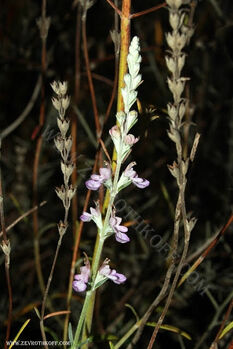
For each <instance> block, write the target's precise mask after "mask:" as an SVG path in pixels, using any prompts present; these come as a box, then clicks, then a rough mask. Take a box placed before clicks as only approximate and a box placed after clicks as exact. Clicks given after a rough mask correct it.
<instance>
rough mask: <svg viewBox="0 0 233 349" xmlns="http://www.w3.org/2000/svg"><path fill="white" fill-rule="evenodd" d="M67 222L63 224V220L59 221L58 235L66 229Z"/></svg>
mask: <svg viewBox="0 0 233 349" xmlns="http://www.w3.org/2000/svg"><path fill="white" fill-rule="evenodd" d="M67 227H68V224H65V223H64V222H62V221H60V222H59V224H58V231H59V235H60V236H63V235H64V234H65V232H66V230H67Z"/></svg>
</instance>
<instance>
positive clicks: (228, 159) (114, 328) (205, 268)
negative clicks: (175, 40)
mask: <svg viewBox="0 0 233 349" xmlns="http://www.w3.org/2000/svg"><path fill="white" fill-rule="evenodd" d="M156 4H159V1H154V0H147V1H143V2H142V1H140V0H134V1H133V12H138V11H142V10H144V9H145V7H146V8H149V7H152V6H155V5H156ZM119 5H120V4H119ZM40 13H41V8H40V2H39V1H29V0H21V1H13V0H2V1H1V13H0V18H1V20H0V45H1V46H0V64H1V74H0V105H1V108H0V133H2V131H3V130H4V129H5V128H7V127H8V126H9V125H10V124H11V123H12V122H14V120H15V119H16V118H17V117H18V116H19V115H20V114H21V113H22V111H23V109H24V108H25V106H26V104H27V103H28V101H29V100H30V98H31V95H32V92H33V89H34V87H35V84H36V82H37V79H38V76H39V74H40V69H41V63H40V61H41V57H40V56H41V40H40V35H39V30H38V27H37V25H36V20H37V19H38V18H39V17H40V15H41V14H40ZM47 15H48V16H50V17H51V26H50V29H49V33H48V39H47V53H48V67H47V74H46V79H45V91H46V101H45V103H46V121H45V125H44V127H43V129H42V130H40V131H39V132H40V133H44V137H43V146H42V151H41V157H40V165H39V176H38V178H39V182H38V190H39V197H38V202H41V201H43V200H46V201H47V204H46V205H45V206H44V207H42V208H40V209H39V211H38V214H39V224H40V245H41V263H42V270H43V274H44V278H45V280H46V279H47V277H48V272H49V269H50V267H51V263H52V256H53V254H54V251H55V247H56V243H57V238H58V232H57V227H56V224H57V222H58V221H59V219H60V217H61V216H62V214H63V207H62V205H61V203H60V202H59V200H58V199H57V197H56V194H55V192H54V188H55V186H57V185H60V183H61V181H62V177H61V174H60V166H59V163H60V159H59V155H58V153H57V152H56V151H55V148H54V145H53V140H52V139H48V137H46V136H45V134H48V133H47V132H48V130H53V132H54V134H55V133H56V132H57V128H56V124H55V122H56V112H55V111H54V109H53V107H52V104H51V95H52V91H51V88H50V85H49V84H50V83H51V82H52V81H53V80H54V79H60V80H67V81H68V83H69V94H70V95H71V98H72V99H73V95H74V75H75V27H76V8H75V7H74V6H72V1H54V0H49V1H48V5H47ZM113 20H114V11H113V10H112V8H111V7H110V6H109V5H108V3H107V2H106V1H104V0H97V1H96V2H95V4H94V6H93V7H92V8H91V9H90V10H89V11H88V15H87V38H88V50H89V55H90V62H91V69H92V73H93V78H94V87H95V93H96V98H97V105H98V108H99V112H100V115H101V118H102V120H103V118H104V115H105V112H106V109H107V105H108V102H109V99H110V97H111V90H112V85H113V79H114V47H113V43H112V40H111V37H110V34H109V31H110V30H112V29H113ZM194 23H195V34H194V37H193V38H192V40H191V44H190V47H189V49H188V51H187V54H188V58H187V64H186V66H185V74H186V76H189V77H190V78H191V80H190V82H189V83H188V85H189V87H188V88H187V91H186V93H187V96H190V100H191V105H190V109H191V110H192V111H193V116H192V122H193V123H195V125H191V127H190V135H193V134H194V132H195V130H196V129H197V130H198V132H200V133H201V141H200V144H199V147H198V152H197V156H196V160H195V162H194V164H193V165H192V168H191V171H190V172H189V183H188V188H187V193H186V198H187V205H188V212H191V211H192V212H193V214H194V215H195V217H197V218H198V223H197V225H196V227H195V229H194V231H193V233H192V237H191V246H190V252H189V253H190V255H191V254H192V253H193V252H195V251H197V250H198V249H199V248H200V247H201V246H202V245H203V244H204V243H205V241H206V240H208V239H209V238H210V237H212V236H213V235H214V234H215V233H216V232H218V231H219V229H220V228H221V227H222V226H223V225H224V224H225V223H226V221H227V219H228V218H229V216H230V214H231V212H232V193H233V177H232V176H233V173H232V169H233V97H232V79H233V54H232V52H233V48H232V45H233V44H232V43H233V41H232V35H233V2H232V1H231V0H225V1H220V0H219V1H218V0H205V1H204V0H203V1H199V2H198V4H197V8H196V11H195V15H194ZM168 30H169V26H168V20H167V10H166V9H160V10H158V11H156V12H154V13H151V14H147V15H145V16H142V17H139V18H135V19H134V20H133V21H132V28H131V32H132V36H133V35H138V36H139V38H140V41H141V46H142V57H143V62H142V75H143V80H144V83H143V85H141V87H140V88H139V100H140V102H141V105H142V113H141V116H140V120H139V123H138V125H137V126H136V128H135V132H134V133H135V135H140V137H141V139H140V142H139V143H137V145H136V146H135V147H134V151H133V155H131V159H133V160H135V161H136V162H137V165H138V169H139V172H140V174H142V176H143V177H146V178H149V179H150V181H151V186H150V187H149V188H148V189H147V190H145V191H140V190H133V189H134V188H131V187H130V188H128V189H127V190H126V191H125V193H124V194H123V196H122V198H123V199H125V200H126V201H127V205H128V206H131V207H132V208H133V209H134V210H135V211H136V212H137V213H138V214H140V216H141V217H142V218H143V219H144V220H145V221H146V222H147V223H149V224H150V226H151V227H153V228H154V230H155V231H156V233H157V234H159V235H161V236H163V237H164V242H166V241H167V242H168V243H169V242H170V238H171V234H172V224H173V216H172V207H173V205H174V204H175V202H176V195H177V189H176V185H175V183H174V180H173V178H172V177H171V175H170V173H169V171H168V170H167V164H170V163H171V162H172V161H173V160H174V158H175V149H174V147H173V144H172V143H171V142H170V141H169V139H168V137H167V131H166V129H167V127H168V123H167V117H166V104H167V102H168V101H169V100H170V99H171V96H170V94H169V92H168V88H167V86H166V78H167V69H166V65H165V61H164V54H165V50H166V49H167V47H166V44H165V40H164V35H165V33H166V32H167V31H168ZM82 48H83V46H82V44H81V58H80V59H81V89H80V95H79V103H78V108H79V110H80V111H81V113H82V115H83V118H84V120H85V121H86V123H87V125H88V127H89V128H90V130H91V131H92V133H93V134H94V135H95V125H94V117H93V110H92V106H91V99H90V93H89V87H88V81H87V76H86V68H85V62H84V58H83V52H82ZM115 110H116V103H115V102H114V105H113V108H112V110H111V114H110V117H109V119H108V122H107V124H106V125H105V127H104V133H103V136H102V139H103V140H104V141H105V142H106V141H107V139H108V129H109V128H110V127H111V126H112V125H113V124H114V123H115ZM39 113H40V97H38V98H37V99H36V101H35V104H34V106H33V108H32V110H31V112H30V114H29V115H28V116H27V117H26V118H25V120H24V121H23V122H22V123H21V124H20V126H19V127H17V128H16V129H15V130H14V131H13V132H12V133H10V134H9V135H8V136H7V137H6V138H4V139H3V142H2V157H1V166H2V172H3V187H4V207H5V219H6V225H9V224H10V223H11V222H13V221H14V220H15V219H16V218H17V217H18V216H20V215H21V214H22V213H23V212H26V211H27V210H29V209H30V208H31V207H32V166H33V159H34V156H35V144H36V138H37V137H38V135H36V133H35V129H36V127H37V126H38V120H39ZM70 113H72V108H70ZM155 115H158V116H159V118H153V116H155ZM46 130H47V131H46ZM33 136H35V137H34V139H32V138H33ZM190 138H191V137H190ZM77 146H78V148H77V153H78V155H79V156H78V159H77V174H78V212H79V214H80V213H81V212H82V208H83V204H84V199H85V195H86V188H85V186H84V181H85V179H86V177H87V176H88V175H89V174H90V173H91V169H92V166H93V163H94V158H95V152H96V149H95V147H94V145H93V143H92V142H91V141H90V139H89V137H88V136H87V133H86V131H85V129H84V128H83V122H81V120H80V118H78V128H77ZM188 146H189V147H190V144H188ZM111 151H112V150H111V148H109V153H110V154H111ZM165 194H166V195H165ZM94 199H96V196H95V193H94V194H92V198H91V201H90V202H92V201H93V200H94ZM129 218H130V217H129ZM132 219H133V218H132ZM9 236H10V240H11V248H12V252H11V277H12V284H13V310H14V311H13V326H12V331H11V332H12V334H11V339H13V337H14V336H15V335H16V333H17V332H18V330H19V329H20V327H21V325H22V324H23V322H24V321H25V320H26V319H28V318H31V322H30V324H29V325H28V327H27V328H26V329H25V330H24V332H23V334H22V335H21V338H22V339H26V340H27V339H32V340H40V339H41V335H40V330H39V320H38V318H37V316H36V314H35V312H34V310H33V306H37V307H39V306H40V302H41V293H40V289H39V286H38V281H37V276H36V272H35V262H34V254H33V230H32V217H31V216H28V217H27V218H25V219H24V220H23V221H21V222H20V223H19V224H17V225H16V226H15V227H14V228H13V229H12V230H11V231H10V232H9ZM130 236H131V243H130V244H127V245H124V246H120V247H119V246H117V244H116V243H115V241H113V240H112V239H110V240H109V241H108V242H107V244H106V247H105V254H106V255H108V257H109V258H111V260H112V261H115V262H116V263H117V265H120V271H121V272H123V273H124V274H126V275H127V277H128V280H127V283H126V284H124V285H123V286H119V287H117V286H116V285H114V284H110V283H108V284H107V286H105V287H104V288H103V289H102V290H101V291H100V293H99V297H98V302H97V309H96V313H95V328H94V333H96V335H97V337H98V336H100V334H103V335H104V334H106V333H108V334H114V335H117V336H119V337H120V336H121V335H123V334H124V333H125V331H126V327H123V324H127V326H129V325H130V324H131V325H132V324H133V323H134V321H135V319H134V315H133V313H132V311H131V310H130V309H129V308H127V307H125V306H124V304H125V303H129V304H130V305H131V306H133V307H134V309H135V310H136V312H137V313H138V314H140V315H143V314H144V312H145V311H146V309H147V307H148V306H149V305H150V303H151V302H152V301H153V299H154V297H155V295H156V294H157V293H158V292H159V290H160V288H161V285H162V283H163V276H164V270H165V268H166V258H165V256H164V255H163V254H162V253H158V251H156V250H155V249H153V248H152V247H151V246H150V243H149V239H148V240H144V239H142V238H141V237H140V234H137V233H136V231H135V229H134V226H133V225H132V226H131V228H130ZM94 241H95V227H94V225H92V224H89V225H85V227H84V232H83V235H82V241H81V247H80V250H81V251H83V250H85V251H86V252H87V254H91V252H92V250H93V244H94ZM232 246H233V238H232V227H230V228H229V229H228V231H227V232H226V233H225V235H224V236H223V238H222V239H221V240H220V242H219V244H218V245H217V246H216V247H215V248H214V250H213V251H212V252H211V253H210V255H208V257H207V258H206V260H205V261H204V262H203V263H202V264H201V265H200V267H199V268H198V273H199V274H200V277H201V278H202V279H204V280H205V284H206V285H208V291H207V292H204V294H203V295H201V294H200V292H198V291H197V290H196V289H195V287H194V285H192V284H189V283H184V285H182V286H181V287H180V289H179V290H177V291H176V293H175V297H174V299H173V303H172V306H171V308H170V310H169V313H168V315H167V317H166V321H165V323H167V324H170V325H173V326H177V327H179V328H180V329H181V330H184V331H186V332H187V333H189V334H190V336H191V337H192V340H191V341H189V340H186V339H180V336H179V335H177V334H174V333H170V332H167V331H164V330H161V331H160V334H159V337H158V343H157V348H168V347H169V348H170V347H172V348H173V349H176V348H199V347H200V348H203V349H205V348H209V346H210V344H211V342H212V341H213V339H214V337H215V335H216V333H217V331H218V328H219V325H220V323H221V321H222V319H223V316H224V313H225V311H226V308H224V309H223V310H222V312H220V314H219V317H218V318H217V319H216V322H215V324H214V326H213V327H212V328H209V324H210V323H211V321H212V319H213V318H214V316H215V314H216V311H217V310H216V309H217V306H220V305H221V304H223V302H224V301H225V300H226V298H227V297H228V296H229V294H230V293H231V292H232V290H233V264H232V256H233V254H232ZM72 247H73V236H72V229H71V227H70V228H69V231H68V232H67V234H66V235H65V237H64V241H63V245H62V249H61V254H60V256H59V259H58V264H57V267H56V270H55V275H54V280H53V283H52V287H51V291H50V296H51V299H52V302H53V305H54V308H55V309H58V310H60V309H65V308H66V292H67V285H68V278H69V269H70V263H71V257H72ZM0 262H1V273H0V275H1V276H0V277H1V297H0V309H1V311H0V321H1V324H2V329H1V342H2V343H3V342H4V338H5V337H4V336H5V325H6V323H5V321H6V318H7V304H8V295H7V288H6V283H5V279H4V257H3V254H1V256H0ZM109 295H111V296H110V297H109ZM81 301H82V297H81V296H79V295H78V296H77V295H74V297H73V299H72V314H71V322H72V325H73V326H75V325H76V323H77V319H78V315H79V310H80V307H81V303H80V302H81ZM161 306H162V304H161ZM157 310H158V312H159V311H161V308H158V309H157ZM60 319H61V320H62V319H63V317H62V316H61V317H60ZM156 319H157V313H155V314H153V315H152V316H151V321H156ZM46 326H47V327H48V328H50V329H51V333H50V334H49V335H48V337H49V338H51V340H52V338H53V336H54V334H56V336H57V337H58V338H59V339H60V340H61V338H62V328H61V324H58V323H57V322H56V321H55V320H54V318H52V319H49V320H47V322H46ZM124 326H125V325H124ZM53 333H54V334H53ZM151 333H152V329H151V328H150V327H148V328H146V329H145V330H144V332H143V335H142V337H141V340H140V342H139V344H138V346H137V347H138V348H146V347H147V345H148V341H149V338H150V336H151ZM204 333H206V338H205V339H204V340H203V342H202V343H201V345H200V346H195V345H197V343H198V342H199V341H200V339H201V337H202V335H203V334H204ZM231 338H232V335H231V334H228V335H226V336H225V337H224V338H223V339H222V340H221V341H220V342H219V348H227V345H229V342H230V339H231ZM94 347H96V348H108V344H107V341H101V340H100V338H99V344H95V346H94Z"/></svg>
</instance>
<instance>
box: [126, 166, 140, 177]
mask: <svg viewBox="0 0 233 349" xmlns="http://www.w3.org/2000/svg"><path fill="white" fill-rule="evenodd" d="M124 175H125V176H126V177H129V178H134V177H136V176H137V172H136V171H134V170H133V168H131V169H129V170H125V171H124Z"/></svg>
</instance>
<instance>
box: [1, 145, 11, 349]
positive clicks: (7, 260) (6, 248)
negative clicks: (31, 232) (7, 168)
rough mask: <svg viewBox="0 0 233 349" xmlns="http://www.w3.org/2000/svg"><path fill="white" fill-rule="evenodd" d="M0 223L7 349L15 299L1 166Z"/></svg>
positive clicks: (5, 345)
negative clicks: (11, 276) (7, 301)
mask: <svg viewBox="0 0 233 349" xmlns="http://www.w3.org/2000/svg"><path fill="white" fill-rule="evenodd" d="M0 159H1V139H0ZM0 221H1V228H2V233H3V239H2V241H1V248H2V251H3V253H4V255H5V275H6V283H7V289H8V299H9V307H8V317H7V328H6V337H5V344H4V348H5V349H7V341H8V340H9V338H10V331H11V322H12V310H13V297H12V287H11V278H10V252H11V245H10V240H8V239H7V232H6V225H5V216H4V204H3V191H2V170H1V166H0Z"/></svg>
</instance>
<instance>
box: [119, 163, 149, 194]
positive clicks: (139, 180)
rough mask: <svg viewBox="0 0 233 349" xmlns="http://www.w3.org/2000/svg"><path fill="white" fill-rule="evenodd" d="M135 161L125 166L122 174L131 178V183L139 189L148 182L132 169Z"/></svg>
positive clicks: (146, 185)
mask: <svg viewBox="0 0 233 349" xmlns="http://www.w3.org/2000/svg"><path fill="white" fill-rule="evenodd" d="M134 164H135V163H131V164H129V165H128V166H127V168H126V170H125V171H124V175H125V176H126V177H128V178H129V179H131V181H132V183H133V184H135V185H136V187H138V188H140V189H144V188H146V187H148V185H150V182H149V181H148V180H147V179H145V178H139V177H138V174H137V172H136V171H134V169H133V165H134Z"/></svg>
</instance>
